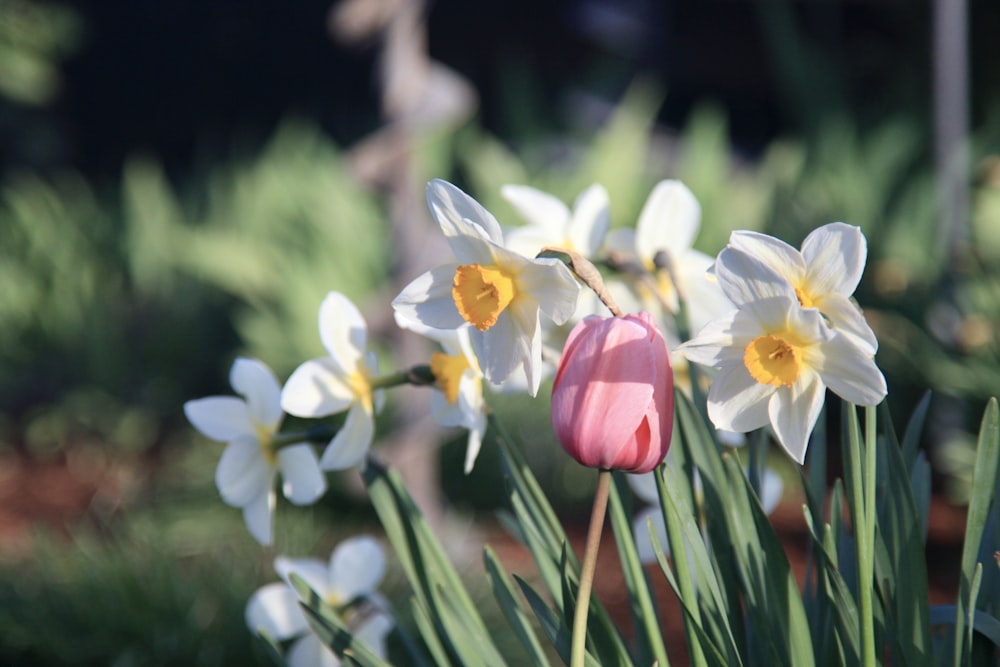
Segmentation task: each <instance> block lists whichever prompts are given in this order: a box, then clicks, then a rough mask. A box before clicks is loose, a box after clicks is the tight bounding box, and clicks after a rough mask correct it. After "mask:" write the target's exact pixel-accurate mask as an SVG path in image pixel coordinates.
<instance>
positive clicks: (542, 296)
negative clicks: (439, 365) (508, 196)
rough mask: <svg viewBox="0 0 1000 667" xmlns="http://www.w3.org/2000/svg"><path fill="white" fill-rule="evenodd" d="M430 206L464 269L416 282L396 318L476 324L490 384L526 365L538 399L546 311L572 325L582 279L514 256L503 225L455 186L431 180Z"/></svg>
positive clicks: (454, 267)
mask: <svg viewBox="0 0 1000 667" xmlns="http://www.w3.org/2000/svg"><path fill="white" fill-rule="evenodd" d="M427 202H428V205H429V206H430V209H431V213H432V214H433V216H434V218H435V219H436V220H437V222H438V225H440V227H441V231H442V232H444V235H445V237H446V238H447V240H448V243H449V244H450V245H451V249H452V251H453V252H454V253H455V257H456V258H457V259H458V263H457V264H447V265H445V266H440V267H438V268H436V269H432V270H430V271H428V272H426V273H424V274H423V275H421V276H419V277H418V278H417V279H416V280H414V281H413V282H411V283H410V284H409V285H408V286H407V287H406V288H405V289H404V290H403V291H402V293H400V295H399V296H397V297H396V299H395V300H394V301H393V302H392V306H393V308H394V309H395V311H396V313H397V315H398V316H399V317H401V318H403V320H404V321H411V322H419V323H420V324H423V325H424V326H428V327H433V328H435V329H457V328H459V327H461V326H463V325H464V324H466V323H469V324H471V325H473V327H474V328H473V329H471V330H470V335H471V338H472V348H473V349H474V350H475V352H476V357H477V358H478V359H479V363H480V364H481V366H482V369H483V374H484V376H485V377H486V379H488V380H489V381H490V382H492V383H495V384H498V383H500V382H502V381H503V380H505V379H506V378H507V377H508V376H509V375H511V373H513V372H514V369H516V368H517V367H518V366H523V367H524V371H525V374H526V375H527V377H528V385H529V387H530V388H531V394H532V395H535V394H537V393H538V385H539V384H540V383H541V365H542V338H541V328H540V326H539V313H544V314H545V315H546V317H548V318H549V319H551V320H552V321H554V322H555V323H556V324H563V323H565V322H566V321H567V320H568V319H569V318H570V317H571V316H572V315H573V312H574V310H575V309H576V300H577V296H578V294H579V292H580V287H579V285H578V284H577V282H576V279H575V278H574V277H573V275H572V274H571V273H570V271H569V269H567V268H566V266H565V265H564V264H563V263H562V262H559V261H558V260H555V259H529V258H526V257H524V256H522V255H520V254H518V253H516V252H513V251H512V250H508V249H507V248H506V247H505V246H504V241H503V233H502V232H501V230H500V224H499V223H498V222H497V221H496V219H495V218H494V217H493V216H492V215H491V214H490V213H489V211H487V210H486V209H484V208H483V207H482V206H480V205H479V203H478V202H476V201H475V200H474V199H472V198H471V197H469V196H468V195H467V194H465V193H464V192H462V191H461V190H459V189H458V188H456V187H455V186H454V185H452V184H450V183H447V182H445V181H441V180H434V181H431V182H430V183H429V184H428V186H427Z"/></svg>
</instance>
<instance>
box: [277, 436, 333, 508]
mask: <svg viewBox="0 0 1000 667" xmlns="http://www.w3.org/2000/svg"><path fill="white" fill-rule="evenodd" d="M278 460H279V461H280V464H279V466H280V468H281V480H282V485H281V488H282V492H283V493H284V494H285V497H286V498H288V500H290V501H291V502H292V504H295V505H308V504H310V503H312V502H315V501H316V500H317V499H318V498H319V497H320V496H322V495H323V494H324V493H325V492H326V477H325V476H324V475H323V471H322V470H320V467H319V460H318V459H317V458H316V452H315V451H314V450H313V448H312V445H308V444H301V445H288V446H286V447H282V448H281V449H279V450H278Z"/></svg>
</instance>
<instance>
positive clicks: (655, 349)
mask: <svg viewBox="0 0 1000 667" xmlns="http://www.w3.org/2000/svg"><path fill="white" fill-rule="evenodd" d="M673 387H674V376H673V372H672V370H671V368H670V355H669V354H668V352H667V343H666V341H665V340H664V339H663V334H662V333H660V330H659V329H658V328H657V327H656V325H655V324H654V323H653V319H652V317H650V316H649V314H648V313H639V314H638V315H626V316H625V317H609V318H601V317H597V316H591V317H587V318H586V319H584V320H583V321H581V322H580V323H579V324H577V325H576V327H575V328H574V329H573V331H572V332H571V333H570V335H569V338H568V339H567V340H566V346H565V348H563V354H562V359H561V360H560V361H559V371H558V372H557V373H556V379H555V383H554V384H553V385H552V426H553V428H554V429H555V432H556V437H557V438H558V439H559V443H560V444H561V445H562V447H563V449H565V450H566V452H567V453H568V454H569V455H570V456H572V457H573V458H574V459H576V460H577V461H579V462H580V463H582V464H583V465H585V466H588V467H590V468H602V469H617V470H623V471H625V472H630V473H644V472H649V471H650V470H652V469H653V468H655V467H656V466H657V465H659V464H660V462H661V461H663V458H664V457H665V456H666V455H667V449H668V448H669V447H670V435H671V431H672V430H673V423H674V390H673Z"/></svg>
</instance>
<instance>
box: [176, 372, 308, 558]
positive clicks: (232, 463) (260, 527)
mask: <svg viewBox="0 0 1000 667" xmlns="http://www.w3.org/2000/svg"><path fill="white" fill-rule="evenodd" d="M229 383H230V384H231V385H232V387H233V389H234V390H235V391H236V393H237V394H239V395H240V396H242V397H243V398H236V397H235V396H211V397H209V398H201V399H197V400H194V401H188V402H187V403H185V404H184V414H185V415H186V416H187V418H188V421H190V422H191V423H192V424H193V425H194V427H195V428H197V429H198V430H199V431H201V432H202V433H203V434H205V435H206V436H208V437H209V438H211V439H213V440H219V441H221V442H226V443H228V444H227V445H226V449H225V450H224V451H223V452H222V458H221V459H220V460H219V466H218V468H216V471H215V483H216V485H217V486H218V487H219V493H220V494H221V495H222V499H223V500H224V501H225V502H226V504H228V505H231V506H233V507H240V508H242V509H243V518H244V520H245V521H246V524H247V528H249V529H250V534H251V535H253V536H254V538H256V540H257V541H258V542H260V543H261V544H270V543H271V534H272V530H271V524H272V516H273V514H274V505H275V500H276V498H275V491H274V487H275V484H274V483H275V477H276V476H277V474H278V472H281V478H282V491H283V492H284V494H285V497H286V498H288V499H289V500H290V501H291V502H293V503H295V504H296V505H307V504H309V503H312V502H314V501H315V500H316V499H317V498H319V497H320V496H322V495H323V493H324V492H325V491H326V478H325V477H324V476H323V472H322V471H321V470H320V467H319V462H318V461H317V460H316V452H314V451H313V448H312V446H311V445H309V444H308V443H298V444H291V445H285V446H282V447H280V448H279V447H277V446H276V445H275V443H274V439H273V436H274V434H275V433H276V432H277V430H278V427H279V426H280V425H281V419H282V417H283V416H284V414H283V413H282V411H281V385H279V384H278V380H277V378H275V377H274V373H273V372H271V369H270V368H268V367H267V366H266V365H264V364H263V363H262V362H260V361H257V360H256V359H246V358H239V359H237V360H236V361H235V362H234V363H233V367H232V370H231V371H230V372H229Z"/></svg>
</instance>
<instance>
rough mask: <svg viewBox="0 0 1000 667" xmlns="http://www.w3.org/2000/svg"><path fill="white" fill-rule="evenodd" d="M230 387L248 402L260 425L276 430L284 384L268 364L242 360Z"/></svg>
mask: <svg viewBox="0 0 1000 667" xmlns="http://www.w3.org/2000/svg"><path fill="white" fill-rule="evenodd" d="M229 384H231V385H232V387H233V389H235V390H236V393H237V394H240V395H241V396H243V397H244V398H245V399H246V402H247V407H248V408H249V410H250V414H251V415H252V416H253V418H254V419H255V420H256V421H257V423H258V424H260V425H261V426H264V427H265V428H267V429H268V430H271V431H274V430H275V429H277V427H278V424H279V423H280V422H281V418H282V416H283V413H282V411H281V385H280V384H279V383H278V378H276V377H275V376H274V372H273V371H272V370H271V369H270V368H268V367H267V365H266V364H264V363H262V362H260V361H258V360H256V359H248V358H246V357H239V358H237V359H236V361H235V362H233V368H232V370H230V371H229Z"/></svg>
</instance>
